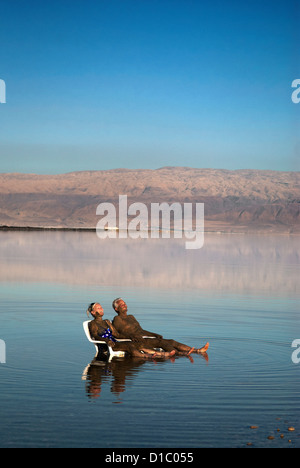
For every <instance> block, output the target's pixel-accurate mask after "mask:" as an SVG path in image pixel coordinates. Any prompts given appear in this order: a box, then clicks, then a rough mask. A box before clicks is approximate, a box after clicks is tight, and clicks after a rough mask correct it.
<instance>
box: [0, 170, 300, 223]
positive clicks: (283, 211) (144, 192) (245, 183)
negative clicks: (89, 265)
mask: <svg viewBox="0 0 300 468" xmlns="http://www.w3.org/2000/svg"><path fill="white" fill-rule="evenodd" d="M119 195H127V196H128V203H133V202H143V203H145V204H147V205H149V204H150V203H152V202H167V203H173V202H180V203H184V202H193V203H196V202H199V203H200V202H202V203H205V226H206V230H226V231H228V230H229V231H245V230H247V231H248V230H251V229H252V230H261V229H262V230H266V229H267V230H279V231H282V230H283V231H287V232H297V231H300V216H299V212H300V173H299V172H277V171H258V170H238V171H228V170H215V169H192V168H185V167H182V168H181V167H176V168H175V167H165V168H161V169H157V170H127V169H118V170H111V171H89V172H75V173H69V174H62V175H28V174H0V225H2V226H20V227H64V228H94V227H95V226H96V224H97V222H98V221H99V217H97V216H96V208H97V206H98V204H99V203H101V202H104V201H106V202H114V203H117V201H118V199H119Z"/></svg>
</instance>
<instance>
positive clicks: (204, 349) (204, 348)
mask: <svg viewBox="0 0 300 468" xmlns="http://www.w3.org/2000/svg"><path fill="white" fill-rule="evenodd" d="M208 348H209V343H206V345H205V346H203V348H200V349H197V353H198V354H204V353H206V351H207V350H208Z"/></svg>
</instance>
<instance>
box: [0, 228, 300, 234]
mask: <svg viewBox="0 0 300 468" xmlns="http://www.w3.org/2000/svg"><path fill="white" fill-rule="evenodd" d="M295 228H296V229H295ZM13 231H16V232H89V233H92V232H94V233H96V231H97V229H96V228H95V227H63V226H6V225H2V226H0V232H13ZM104 231H107V232H112V231H113V230H110V229H109V230H106V229H104V230H103V232H104ZM117 232H120V231H119V230H117ZM134 232H136V231H134ZM159 232H160V233H161V232H162V230H161V229H160V230H159ZM148 233H149V234H151V230H150V229H149V231H148ZM204 233H205V234H244V235H247V234H262V235H270V234H272V235H296V236H297V235H300V226H299V227H298V226H296V227H295V226H281V227H280V228H279V227H278V226H268V227H263V226H262V227H259V226H256V227H252V226H248V227H245V226H214V227H212V226H207V227H206V228H204ZM171 234H174V231H172V230H171ZM183 234H184V231H183Z"/></svg>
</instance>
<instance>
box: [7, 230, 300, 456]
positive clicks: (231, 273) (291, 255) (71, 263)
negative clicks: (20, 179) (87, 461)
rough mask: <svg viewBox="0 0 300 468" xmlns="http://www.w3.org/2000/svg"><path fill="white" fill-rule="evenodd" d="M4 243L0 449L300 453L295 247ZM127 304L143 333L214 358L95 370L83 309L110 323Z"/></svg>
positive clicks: (81, 236)
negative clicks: (97, 305) (116, 307)
mask: <svg viewBox="0 0 300 468" xmlns="http://www.w3.org/2000/svg"><path fill="white" fill-rule="evenodd" d="M0 241H1V242H0V258H1V270H0V291H1V295H0V339H1V340H3V342H4V343H5V346H6V363H2V364H0V404H1V418H0V447H102V448H123V447H127V448H130V447H134V448H143V447H146V448H147V447H148V448H150V447H165V448H173V447H182V448H198V447H246V446H247V444H250V443H251V444H252V446H253V447H282V448H284V447H300V438H299V431H300V427H299V396H300V394H299V388H300V385H299V384H300V378H299V375H300V364H295V363H294V362H293V361H292V352H293V349H292V347H291V344H292V342H293V341H294V340H295V339H300V327H299V264H300V247H299V238H298V237H296V236H295V237H293V236H280V235H277V236H276V235H274V236H266V235H213V234H209V235H208V234H207V235H206V237H205V244H204V247H203V248H202V249H201V250H198V251H186V250H185V249H184V242H183V241H181V240H166V239H162V240H130V239H127V240H112V239H111V240H105V241H104V240H102V241H100V240H99V239H98V238H97V236H96V234H93V233H76V232H69V233H63V232H48V233H43V232H1V233H0ZM119 296H122V297H123V298H124V299H125V300H126V302H127V304H128V306H129V313H132V314H133V315H135V316H136V318H137V319H138V320H139V321H140V322H141V324H142V325H143V327H144V328H145V329H147V330H151V331H157V332H158V333H161V334H162V335H164V337H166V338H174V339H177V340H178V341H181V342H183V343H186V344H189V345H193V346H200V345H203V344H204V343H205V342H206V341H209V342H210V349H209V352H208V359H205V358H204V357H203V356H198V355H193V359H192V360H189V359H188V358H185V357H180V358H176V359H175V360H173V361H156V362H148V361H146V362H143V361H141V362H140V361H138V362H137V361H134V360H130V359H125V360H124V359H123V360H122V359H121V360H116V361H115V360H114V361H113V362H111V363H107V362H97V363H94V362H93V357H94V347H93V345H92V344H91V343H89V342H88V341H87V340H86V338H85V336H84V333H83V329H82V323H83V321H84V320H86V314H85V310H86V307H87V305H88V303H90V302H92V301H99V302H101V304H102V305H103V307H104V310H105V316H106V317H107V318H109V319H112V318H113V316H114V313H113V310H112V307H111V302H112V300H113V299H114V298H115V297H119ZM250 426H257V429H254V430H253V429H250ZM290 426H293V427H295V431H294V432H293V433H290V432H289V431H288V427H290ZM270 436H272V437H274V439H272V440H270V439H268V437H270ZM280 436H283V438H282V437H280ZM289 441H290V442H289Z"/></svg>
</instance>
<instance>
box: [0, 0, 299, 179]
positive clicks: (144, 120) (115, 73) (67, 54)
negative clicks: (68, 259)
mask: <svg viewBox="0 0 300 468" xmlns="http://www.w3.org/2000/svg"><path fill="white" fill-rule="evenodd" d="M0 14H1V27H0V79H3V80H5V83H6V101H7V102H6V104H1V105H0V172H33V173H63V172H70V171H78V170H103V169H113V168H119V167H127V168H150V169H154V168H158V167H162V166H190V167H199V168H208V167H212V168H225V169H243V168H254V169H274V170H299V168H300V164H299V159H300V143H299V137H298V135H297V134H299V130H300V125H299V121H300V104H298V105H296V104H293V103H292V101H291V94H292V88H291V83H292V81H293V80H294V79H296V78H300V69H299V68H300V67H299V62H300V60H299V58H300V57H299V33H298V29H299V22H298V21H299V1H295V0H284V1H283V0H276V1H269V0H266V1H264V2H261V1H257V0H252V1H247V2H243V1H231V0H229V1H226V0H222V1H220V0H216V1H214V2H209V1H199V0H198V1H196V0H193V1H192V0H184V1H177V0H159V1H158V0H94V1H90V0H84V1H81V0H72V1H70V0H60V1H56V0H52V1H51V2H50V1H47V0H44V1H41V0H39V1H25V0H22V1H21V0H14V1H12V0H4V1H1V4H0Z"/></svg>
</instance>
